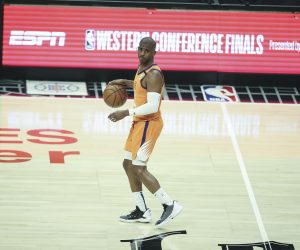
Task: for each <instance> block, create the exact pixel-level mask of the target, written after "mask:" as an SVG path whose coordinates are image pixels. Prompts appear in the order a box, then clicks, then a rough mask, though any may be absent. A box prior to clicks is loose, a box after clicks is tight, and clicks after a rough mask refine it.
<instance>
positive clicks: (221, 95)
mask: <svg viewBox="0 0 300 250" xmlns="http://www.w3.org/2000/svg"><path fill="white" fill-rule="evenodd" d="M201 90H202V93H203V97H204V100H205V101H209V102H238V101H239V98H238V96H237V94H236V91H235V89H234V87H232V86H221V85H203V86H201Z"/></svg>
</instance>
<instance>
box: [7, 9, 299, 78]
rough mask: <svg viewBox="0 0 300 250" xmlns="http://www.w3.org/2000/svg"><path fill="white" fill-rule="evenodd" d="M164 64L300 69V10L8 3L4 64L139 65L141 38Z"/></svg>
mask: <svg viewBox="0 0 300 250" xmlns="http://www.w3.org/2000/svg"><path fill="white" fill-rule="evenodd" d="M147 36H149V37H152V38H153V39H154V40H155V41H156V42H157V48H156V51H157V55H156V59H155V60H156V63H157V64H159V65H160V67H161V68H162V69H163V70H176V71H216V72H243V73H275V74H276V73H278V74H299V73H300V14H292V13H266V12H264V13H262V12H239V11H188V10H184V11H182V10H149V9H134V8H101V7H77V6H29V5H25V6H24V5H5V6H4V27H3V56H2V64H3V65H6V66H29V67H30V66H34V67H63V68H107V69H136V68H137V65H138V63H139V62H138V58H137V46H138V43H139V41H140V39H141V38H143V37H147Z"/></svg>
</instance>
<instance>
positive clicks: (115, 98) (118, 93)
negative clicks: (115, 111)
mask: <svg viewBox="0 0 300 250" xmlns="http://www.w3.org/2000/svg"><path fill="white" fill-rule="evenodd" d="M127 97H128V96H127V92H126V88H125V87H124V86H122V85H107V86H106V88H105V90H104V92H103V99H104V102H105V103H106V104H107V105H108V106H109V107H112V108H118V107H121V106H122V105H123V104H124V103H125V102H126V101H127Z"/></svg>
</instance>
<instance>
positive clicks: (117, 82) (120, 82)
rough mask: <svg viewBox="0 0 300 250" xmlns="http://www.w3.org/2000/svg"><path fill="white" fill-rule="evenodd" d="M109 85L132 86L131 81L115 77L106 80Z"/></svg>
mask: <svg viewBox="0 0 300 250" xmlns="http://www.w3.org/2000/svg"><path fill="white" fill-rule="evenodd" d="M108 84H109V85H122V86H126V88H133V81H132V80H127V79H116V80H112V81H110V82H108Z"/></svg>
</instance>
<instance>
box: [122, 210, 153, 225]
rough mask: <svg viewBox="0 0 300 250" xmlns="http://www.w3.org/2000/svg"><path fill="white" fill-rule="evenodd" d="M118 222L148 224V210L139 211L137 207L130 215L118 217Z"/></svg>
mask: <svg viewBox="0 0 300 250" xmlns="http://www.w3.org/2000/svg"><path fill="white" fill-rule="evenodd" d="M119 219H120V221H123V222H144V223H147V222H150V221H151V212H150V209H149V208H148V209H147V210H146V211H145V212H143V211H141V210H140V209H139V207H138V206H136V208H135V210H133V211H132V212H131V213H130V214H127V215H122V216H120V218H119Z"/></svg>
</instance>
